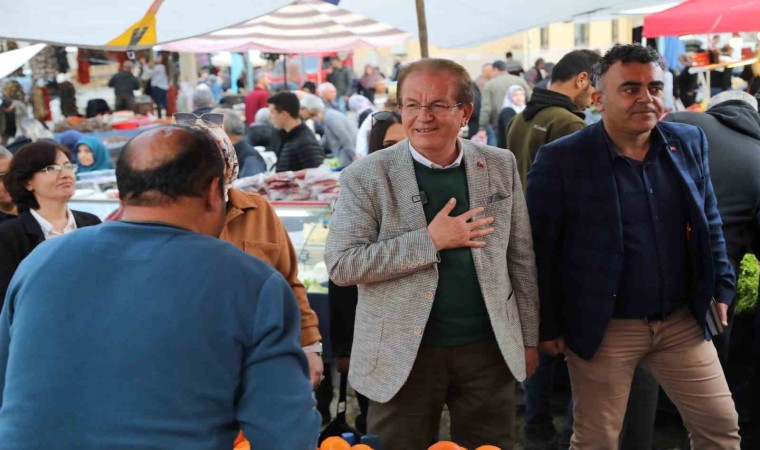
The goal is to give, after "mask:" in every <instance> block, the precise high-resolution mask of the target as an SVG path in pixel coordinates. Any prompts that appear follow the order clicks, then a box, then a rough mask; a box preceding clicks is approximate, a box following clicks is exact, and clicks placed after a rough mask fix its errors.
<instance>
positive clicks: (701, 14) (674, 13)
mask: <svg viewBox="0 0 760 450" xmlns="http://www.w3.org/2000/svg"><path fill="white" fill-rule="evenodd" d="M742 31H760V0H720V1H716V0H689V1H686V2H684V3H681V4H680V5H677V6H674V7H673V8H670V9H667V10H665V11H662V12H659V13H657V14H650V15H648V16H646V17H645V18H644V36H646V37H658V36H683V35H687V34H707V33H738V32H742Z"/></svg>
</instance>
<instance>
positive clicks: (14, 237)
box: [0, 211, 100, 307]
mask: <svg viewBox="0 0 760 450" xmlns="http://www.w3.org/2000/svg"><path fill="white" fill-rule="evenodd" d="M72 213H74V221H75V222H76V224H77V228H82V227H89V226H92V225H97V224H99V223H100V219H98V218H97V217H96V216H94V215H92V214H89V213H86V212H80V211H72ZM44 241H45V235H44V234H43V233H42V228H41V227H40V224H39V223H37V220H35V218H34V216H32V213H31V212H29V211H24V212H22V213H21V214H19V215H18V218H16V219H13V220H9V221H7V222H4V223H3V224H2V225H0V307H2V304H3V302H4V301H5V291H7V290H8V285H9V284H10V282H11V278H13V274H14V273H15V272H16V268H18V265H19V264H21V261H22V260H23V259H24V258H26V256H27V255H28V254H29V253H31V252H32V250H34V248H35V247H37V246H38V245H39V244H40V243H42V242H44Z"/></svg>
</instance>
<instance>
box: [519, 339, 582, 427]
mask: <svg viewBox="0 0 760 450" xmlns="http://www.w3.org/2000/svg"><path fill="white" fill-rule="evenodd" d="M556 361H557V357H556V356H549V355H546V354H544V353H539V354H538V368H537V369H536V373H534V374H533V376H532V377H530V378H528V379H527V380H526V381H525V383H524V384H523V386H524V387H525V425H526V426H534V425H541V424H544V423H547V422H548V423H551V421H552V416H551V413H549V394H550V393H551V389H552V380H553V379H554V363H555V362H556ZM570 416H571V417H572V410H571V414H570Z"/></svg>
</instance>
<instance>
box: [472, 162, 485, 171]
mask: <svg viewBox="0 0 760 450" xmlns="http://www.w3.org/2000/svg"><path fill="white" fill-rule="evenodd" d="M475 165H476V166H478V168H480V169H483V168H484V167H486V166H485V164H483V163H482V162H480V161H478V162H477V163H475Z"/></svg>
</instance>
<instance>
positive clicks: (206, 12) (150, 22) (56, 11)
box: [0, 0, 293, 50]
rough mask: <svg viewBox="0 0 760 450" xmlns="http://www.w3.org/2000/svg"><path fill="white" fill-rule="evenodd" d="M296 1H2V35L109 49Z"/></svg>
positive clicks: (189, 32) (207, 27)
mask: <svg viewBox="0 0 760 450" xmlns="http://www.w3.org/2000/svg"><path fill="white" fill-rule="evenodd" d="M292 1H293V0H224V1H219V2H213V1H209V0H130V1H118V2H114V1H103V0H32V1H28V2H26V1H18V0H0V11H2V14H1V16H2V26H0V39H13V40H19V41H27V42H44V43H48V44H56V45H71V46H76V47H83V48H97V49H108V50H126V49H127V48H132V49H139V48H150V47H152V46H153V45H155V44H157V43H162V42H170V41H176V40H179V39H187V38H190V37H193V36H199V35H202V34H206V33H209V32H211V31H215V30H220V29H222V28H226V27H229V26H231V25H235V24H239V23H241V22H243V21H245V20H249V19H251V18H253V17H258V16H261V15H264V14H267V13H270V12H272V11H274V10H276V9H277V8H280V7H282V6H285V5H287V4H289V3H291V2H292ZM133 42H134V45H130V44H132V43H133Z"/></svg>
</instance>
